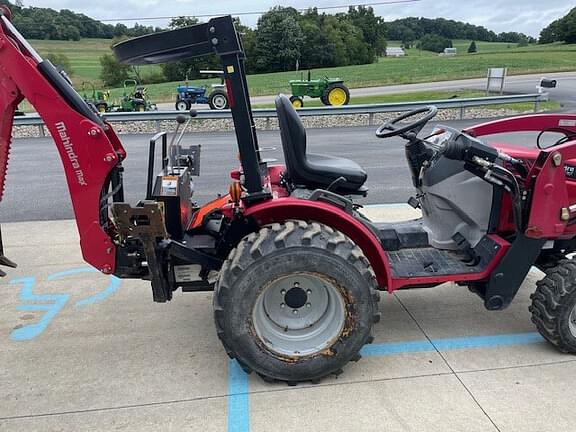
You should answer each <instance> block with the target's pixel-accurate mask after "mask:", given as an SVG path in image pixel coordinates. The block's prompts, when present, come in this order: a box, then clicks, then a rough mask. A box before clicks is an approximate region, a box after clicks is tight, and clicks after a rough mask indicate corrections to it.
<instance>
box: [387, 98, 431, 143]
mask: <svg viewBox="0 0 576 432" xmlns="http://www.w3.org/2000/svg"><path fill="white" fill-rule="evenodd" d="M437 113H438V108H436V107H435V106H427V107H423V108H418V109H415V110H413V111H410V112H407V113H406V114H402V115H400V116H398V117H396V118H395V119H393V120H390V121H387V122H386V123H384V124H383V125H382V126H380V127H379V128H378V130H377V131H376V136H377V137H378V138H391V137H394V136H398V135H404V134H405V133H406V132H409V131H411V130H414V129H418V132H419V131H420V129H422V128H423V127H424V125H425V124H426V123H428V122H429V121H430V120H432V119H433V118H434V117H435V116H436V114H437ZM419 114H424V115H423V116H422V117H421V118H419V119H417V120H415V121H413V122H412V123H408V124H407V125H405V126H399V125H398V123H400V122H401V121H403V120H406V119H409V118H412V117H415V116H417V115H419ZM386 131H388V132H386Z"/></svg>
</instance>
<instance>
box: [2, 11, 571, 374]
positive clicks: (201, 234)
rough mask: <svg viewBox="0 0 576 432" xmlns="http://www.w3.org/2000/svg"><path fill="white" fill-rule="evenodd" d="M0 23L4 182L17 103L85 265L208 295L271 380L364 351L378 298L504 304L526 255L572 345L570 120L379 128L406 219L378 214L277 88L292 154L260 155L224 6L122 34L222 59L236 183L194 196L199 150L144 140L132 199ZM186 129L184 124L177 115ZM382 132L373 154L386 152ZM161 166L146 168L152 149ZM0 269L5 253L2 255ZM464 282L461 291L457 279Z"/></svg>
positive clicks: (165, 293) (254, 365) (150, 56)
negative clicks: (150, 30) (465, 297)
mask: <svg viewBox="0 0 576 432" xmlns="http://www.w3.org/2000/svg"><path fill="white" fill-rule="evenodd" d="M0 20H1V23H2V25H1V31H0V68H1V73H0V106H1V108H2V109H1V112H2V117H1V118H0V121H1V123H0V187H1V188H2V189H3V186H4V180H5V175H6V168H7V164H8V155H9V149H10V144H11V129H12V121H13V115H14V111H15V110H16V107H17V105H18V103H20V102H21V101H22V100H23V99H24V98H26V99H28V101H29V102H30V103H31V104H32V105H33V106H34V107H35V108H36V110H37V111H38V113H39V114H40V115H41V116H42V118H43V120H44V122H45V124H46V126H47V128H48V129H49V130H50V132H51V134H52V137H53V138H54V142H55V144H56V147H57V149H58V151H59V153H60V156H61V158H62V162H63V165H64V170H65V173H66V179H67V182H68V186H69V190H70V195H71V198H72V203H73V207H74V212H75V216H76V222H77V226H78V231H79V233H80V245H81V248H82V253H83V257H84V259H85V260H86V261H87V262H88V263H90V264H91V265H92V266H94V267H95V268H97V269H98V270H100V271H101V272H102V273H105V274H113V275H116V276H118V277H120V278H137V279H145V280H147V281H150V284H151V287H152V294H153V299H154V301H156V302H166V301H168V300H171V299H172V295H173V293H174V291H175V290H177V289H181V290H183V291H206V290H213V291H214V303H213V307H214V319H215V327H216V331H217V334H218V337H219V338H220V340H221V341H222V343H223V345H224V347H225V349H226V351H227V353H228V355H229V356H230V357H232V358H235V359H237V360H238V362H239V363H240V364H241V365H242V367H243V368H244V369H245V370H246V371H248V372H250V371H254V372H256V373H257V374H259V375H260V376H262V377H263V378H264V379H266V380H279V381H285V382H288V383H290V384H293V383H297V382H300V381H312V382H316V381H318V380H320V379H321V378H323V377H325V376H327V375H329V374H337V373H339V372H341V370H342V368H343V367H344V366H345V365H346V364H347V363H348V362H349V361H351V360H352V361H355V360H358V359H359V358H360V350H361V348H362V346H363V345H364V344H367V343H370V342H372V340H373V337H372V329H373V326H374V324H375V323H376V322H377V321H378V319H379V317H380V315H379V312H378V300H379V297H380V292H382V291H385V292H388V293H392V292H394V291H396V290H400V289H416V288H431V287H436V286H438V285H440V284H444V283H446V282H452V283H453V284H455V285H456V286H457V287H461V289H466V287H467V288H468V289H469V290H470V291H472V292H473V293H475V294H476V295H477V296H478V298H479V300H480V301H482V302H483V304H484V306H485V307H486V309H488V310H490V311H499V310H502V309H505V308H506V307H507V306H508V305H509V304H510V302H512V300H513V299H514V297H515V296H516V294H517V292H518V290H519V288H520V286H521V284H522V282H523V280H524V279H525V277H526V275H527V273H528V271H529V270H530V268H531V267H532V266H536V267H538V268H540V269H544V270H546V275H545V277H544V278H543V279H542V280H541V281H540V282H538V284H537V288H536V290H535V292H534V293H533V295H532V305H531V307H530V310H531V313H532V320H533V321H534V323H535V325H536V327H537V328H538V331H539V332H540V333H541V334H542V335H543V336H544V337H545V338H546V339H547V340H548V341H550V343H551V344H553V345H555V346H556V347H557V348H558V349H559V350H560V351H563V352H569V353H574V352H575V351H576V307H575V305H576V262H575V261H574V260H572V259H569V258H567V256H568V255H569V254H570V253H571V252H574V251H575V250H576V223H575V222H576V176H575V175H574V172H575V169H576V141H575V138H576V116H575V115H567V114H550V115H529V116H523V117H516V118H509V119H504V120H497V121H494V122H490V123H485V124H480V125H478V126H474V127H471V128H468V129H466V130H455V129H452V128H449V127H438V128H437V129H436V130H435V131H434V132H433V133H432V134H430V135H428V136H424V135H423V134H422V129H423V127H424V125H425V124H426V123H427V122H429V121H430V120H431V119H432V118H433V117H434V115H435V114H436V109H435V108H434V107H426V108H422V109H419V110H416V111H413V112H410V113H407V114H404V115H402V116H401V117H398V118H396V119H394V120H392V121H388V122H386V123H385V124H383V125H382V126H381V127H380V128H379V129H378V131H377V135H378V136H379V137H381V138H384V139H385V138H389V137H392V136H399V137H402V138H403V139H404V141H405V151H406V160H407V168H408V170H409V172H410V174H411V177H412V182H413V186H414V197H413V198H412V199H411V200H410V203H411V204H412V205H413V206H414V207H417V208H419V209H421V211H422V217H421V218H419V219H417V220H412V221H407V222H398V223H377V222H374V221H371V220H369V219H368V218H366V217H365V216H363V215H362V214H361V213H360V212H359V211H358V210H359V206H358V205H357V204H356V203H355V201H354V199H355V198H356V197H360V196H364V195H366V193H367V188H366V187H365V183H366V180H367V176H366V172H365V171H364V169H362V168H361V167H360V166H359V165H357V164H356V163H355V162H353V161H351V160H347V159H343V158H340V157H336V156H329V155H322V154H314V153H309V152H308V151H307V142H306V139H307V138H306V130H305V129H304V127H303V125H302V123H301V121H300V119H299V117H298V114H297V113H296V111H295V110H294V108H293V106H292V104H291V103H290V101H289V99H288V98H286V97H285V96H279V97H278V98H277V100H276V108H277V112H278V120H279V125H280V134H281V138H282V146H283V151H284V158H285V165H278V164H269V163H267V162H266V160H264V159H262V158H261V152H260V149H259V147H258V140H257V134H256V129H255V126H254V121H253V118H252V113H251V109H250V100H249V97H248V96H249V95H248V87H247V85H246V76H245V71H244V53H243V49H242V44H241V41H240V38H239V36H238V34H237V32H236V30H235V28H234V23H233V20H232V18H231V17H229V16H224V17H219V18H214V19H211V20H210V21H209V22H207V23H204V24H198V25H195V26H192V27H187V28H182V29H177V30H172V31H168V32H164V33H155V34H152V35H147V36H143V37H140V38H137V39H133V40H129V41H126V42H122V43H121V44H119V45H117V46H116V47H115V52H116V55H117V57H118V58H119V59H120V60H121V61H123V62H125V63H128V64H157V63H162V62H169V61H175V60H181V59H186V58H191V57H197V56H203V55H210V54H213V53H215V54H217V55H218V56H219V57H220V59H221V60H222V66H223V70H224V73H225V81H226V86H227V93H228V96H229V103H230V108H231V112H232V118H233V121H234V125H235V133H236V138H237V145H238V148H237V149H235V148H230V151H231V152H235V153H236V152H237V151H238V152H239V159H240V167H239V168H236V169H234V168H233V167H231V168H232V170H231V176H230V177H231V184H230V188H229V191H228V193H227V194H226V195H224V196H222V197H221V198H219V199H217V200H214V201H212V202H208V203H206V204H203V205H197V204H196V203H194V202H193V201H192V194H193V192H194V190H193V189H194V186H193V182H192V181H191V179H192V176H195V175H198V174H199V151H198V148H194V147H191V148H184V147H183V146H182V145H181V144H179V143H178V142H172V141H171V142H170V143H168V139H167V134H166V133H161V134H159V135H157V136H156V137H154V139H153V140H152V141H151V146H150V156H151V157H150V162H149V166H148V183H147V185H146V197H144V199H143V200H142V201H140V202H139V203H136V204H130V203H126V202H125V200H124V194H123V183H122V162H123V161H124V159H125V158H126V157H127V155H126V152H125V150H124V149H123V147H122V144H121V143H120V140H119V139H118V137H117V136H116V134H115V133H114V130H113V129H112V127H111V126H110V124H108V123H107V122H106V121H105V119H104V118H103V117H101V116H100V115H99V113H98V112H96V111H95V110H94V109H92V108H91V107H90V106H88V105H87V104H86V103H85V102H84V101H83V100H82V98H81V97H79V96H78V94H77V93H76V92H75V91H74V90H73V89H72V87H71V86H70V85H69V84H68V82H67V81H66V80H65V79H64V78H63V77H62V76H61V75H60V74H59V73H58V71H57V70H56V69H55V68H54V66H53V65H52V64H50V62H48V61H46V60H43V59H42V58H41V57H40V56H39V55H38V54H37V53H36V52H35V51H34V49H33V48H32V47H31V46H30V45H29V44H28V43H27V42H26V40H25V39H24V38H23V37H22V36H21V35H20V34H19V33H18V31H17V29H16V28H15V27H14V26H13V25H12V23H11V22H10V13H9V11H8V10H7V9H6V8H3V13H2V16H1V17H0ZM178 120H179V122H181V123H188V122H190V121H193V120H192V119H191V118H186V117H182V115H181V116H180V117H179V119H178ZM517 131H536V132H544V131H555V132H557V133H559V134H560V135H561V138H560V139H559V140H558V141H557V142H555V143H553V144H552V145H551V146H548V147H546V148H537V147H536V146H533V148H528V147H514V146H508V145H501V144H499V145H489V144H487V143H486V142H485V141H483V140H482V139H481V138H482V137H483V136H485V135H489V134H496V133H505V132H517ZM387 142H388V141H386V140H384V141H382V144H383V145H382V153H381V157H386V144H387ZM157 145H159V146H160V147H161V149H162V165H161V167H155V166H154V152H155V150H156V146H157ZM0 262H1V264H3V265H5V266H14V265H15V264H14V263H13V262H11V261H10V260H9V259H7V258H6V257H5V256H4V254H3V253H2V254H1V258H0ZM456 289H457V288H456Z"/></svg>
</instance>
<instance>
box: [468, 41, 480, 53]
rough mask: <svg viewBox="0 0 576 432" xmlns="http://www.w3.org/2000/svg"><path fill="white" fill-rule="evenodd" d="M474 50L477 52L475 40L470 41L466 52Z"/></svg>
mask: <svg viewBox="0 0 576 432" xmlns="http://www.w3.org/2000/svg"><path fill="white" fill-rule="evenodd" d="M475 52H478V48H477V47H476V41H472V43H471V44H470V46H469V47H468V54H472V53H475Z"/></svg>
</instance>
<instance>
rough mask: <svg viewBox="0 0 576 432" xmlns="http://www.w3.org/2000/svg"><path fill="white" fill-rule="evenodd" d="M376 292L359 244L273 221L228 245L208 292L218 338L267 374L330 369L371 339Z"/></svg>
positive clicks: (288, 378)
mask: <svg viewBox="0 0 576 432" xmlns="http://www.w3.org/2000/svg"><path fill="white" fill-rule="evenodd" d="M378 300H379V293H378V291H377V283H376V278H375V276H374V273H373V271H372V269H371V267H370V264H369V262H368V260H367V259H366V257H365V256H364V255H363V254H362V251H361V250H360V248H359V247H358V246H356V245H355V244H354V243H353V242H352V241H351V240H350V239H349V238H348V237H346V236H344V235H343V234H342V233H340V232H338V231H334V230H333V229H332V228H330V227H328V226H325V225H322V224H318V223H306V222H302V221H293V222H292V221H289V222H286V223H284V224H273V225H271V226H269V227H265V228H262V229H261V230H260V231H259V232H257V233H253V234H250V235H249V236H247V237H245V238H244V239H243V240H242V241H241V242H240V243H239V244H238V246H237V248H236V249H234V250H233V251H232V252H230V255H229V256H228V259H227V260H226V261H225V263H224V265H223V267H222V270H221V271H220V276H219V280H218V283H217V284H216V289H215V292H214V317H215V321H216V328H217V332H218V337H219V338H220V340H221V341H222V343H223V345H224V347H225V349H226V351H227V353H228V355H229V356H230V357H231V358H235V359H237V360H238V362H239V363H240V365H241V366H242V367H243V369H244V370H245V371H246V372H252V371H255V372H256V373H258V374H259V375H260V376H261V377H262V378H264V379H265V380H267V381H285V382H287V383H288V384H295V383H298V382H301V381H311V382H317V381H319V380H320V379H321V378H323V377H325V376H327V375H330V374H338V373H340V372H341V371H342V367H344V365H346V364H347V363H348V362H349V361H350V360H352V361H356V360H358V359H359V358H360V353H359V351H360V349H361V348H362V346H364V345H365V344H366V343H371V342H372V340H373V336H372V326H373V323H375V322H378V321H379V319H380V314H379V313H378V304H377V303H378Z"/></svg>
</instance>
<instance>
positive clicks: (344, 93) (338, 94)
mask: <svg viewBox="0 0 576 432" xmlns="http://www.w3.org/2000/svg"><path fill="white" fill-rule="evenodd" d="M323 96H324V98H325V99H326V101H327V102H328V105H331V106H342V105H348V104H349V103H350V91H349V90H348V87H346V86H345V85H344V84H331V85H329V86H328V87H327V88H326V91H325V92H324V95H323Z"/></svg>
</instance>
